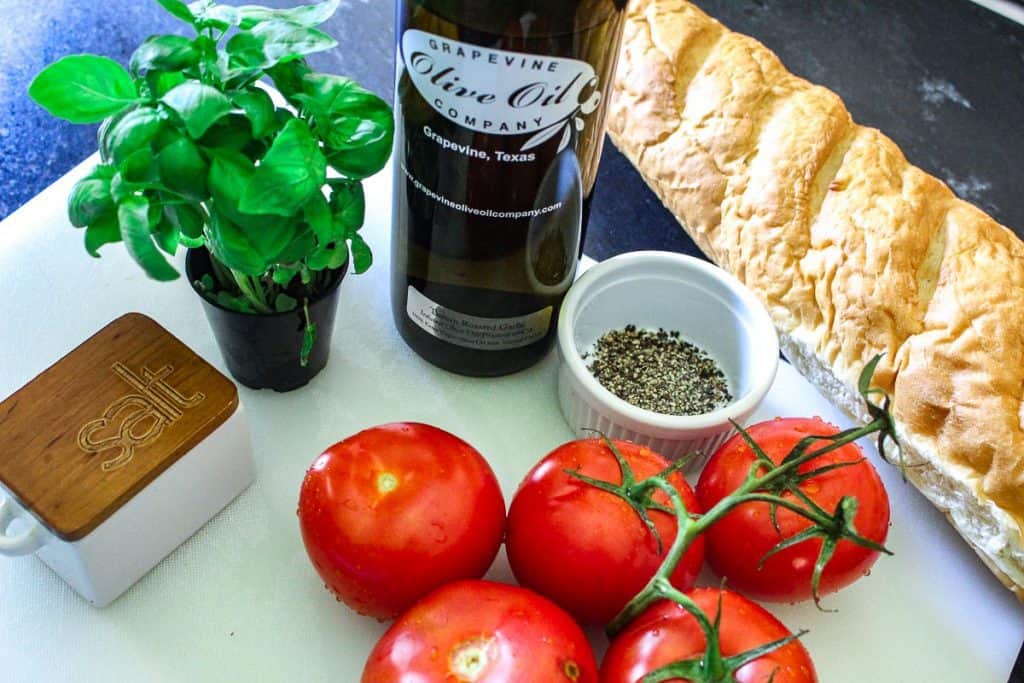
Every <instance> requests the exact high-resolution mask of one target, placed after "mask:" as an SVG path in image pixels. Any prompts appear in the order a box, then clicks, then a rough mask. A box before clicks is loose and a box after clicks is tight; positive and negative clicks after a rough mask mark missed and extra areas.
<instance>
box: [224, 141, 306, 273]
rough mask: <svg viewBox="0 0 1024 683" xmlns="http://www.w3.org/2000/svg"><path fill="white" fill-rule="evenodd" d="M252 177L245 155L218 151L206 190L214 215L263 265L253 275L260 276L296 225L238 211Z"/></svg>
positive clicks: (280, 249)
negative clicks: (226, 223)
mask: <svg viewBox="0 0 1024 683" xmlns="http://www.w3.org/2000/svg"><path fill="white" fill-rule="evenodd" d="M255 174H256V172H255V171H254V170H253V165H252V162H251V161H249V160H248V159H247V158H246V157H245V155H243V154H238V153H234V152H227V151H219V150H218V151H216V152H215V153H214V159H213V163H211V164H210V175H209V186H210V194H211V195H212V196H213V201H214V205H215V206H216V208H217V209H218V212H219V213H220V214H221V215H222V216H223V217H225V218H227V219H229V220H230V221H231V223H232V224H233V225H234V226H235V227H236V228H237V230H238V231H239V232H240V233H242V234H243V235H244V237H245V241H246V242H247V244H248V248H249V249H251V250H253V251H254V252H256V254H257V256H258V258H260V259H261V260H262V262H263V264H264V265H263V267H262V270H260V271H259V273H257V274H262V273H263V272H264V271H265V270H266V268H267V265H268V264H270V263H273V262H275V261H277V260H278V254H280V253H281V251H282V250H283V249H284V248H285V247H286V246H287V245H288V244H289V243H290V242H291V241H292V240H293V239H294V236H295V229H296V225H295V221H293V220H290V219H286V218H282V217H281V216H275V215H258V214H252V213H248V212H246V211H244V210H242V209H241V208H240V207H239V202H240V197H241V196H242V193H244V192H245V191H246V189H247V188H248V186H249V185H251V181H252V178H253V177H254V176H255ZM230 228H231V226H228V229H229V230H230ZM239 258H240V257H239Z"/></svg>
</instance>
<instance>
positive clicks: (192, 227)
mask: <svg viewBox="0 0 1024 683" xmlns="http://www.w3.org/2000/svg"><path fill="white" fill-rule="evenodd" d="M163 212H164V218H165V219H166V220H168V221H169V222H170V223H172V224H173V225H174V227H175V228H177V230H178V232H179V233H180V235H181V238H180V240H181V242H182V244H184V245H185V246H187V247H198V246H200V245H201V244H202V242H203V226H204V225H205V224H206V220H205V219H204V217H203V213H202V212H201V211H200V210H199V209H198V208H196V207H195V206H192V205H191V204H164V207H163ZM197 242H198V244H197Z"/></svg>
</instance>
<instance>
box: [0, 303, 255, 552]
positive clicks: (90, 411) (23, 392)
mask: <svg viewBox="0 0 1024 683" xmlns="http://www.w3.org/2000/svg"><path fill="white" fill-rule="evenodd" d="M237 407H238V391H237V389H236V388H235V385H234V384H233V383H232V382H231V381H230V380H229V379H228V378H227V377H225V376H224V375H222V374H221V373H219V372H218V371H217V370H216V369H214V368H213V366H211V365H210V364H209V363H207V362H206V361H204V360H203V359H202V358H200V357H199V356H197V355H196V354H195V353H194V352H193V351H192V350H191V349H189V348H188V347H187V346H185V345H184V344H182V343H181V342H180V341H178V340H177V339H176V338H175V337H173V336H172V335H171V334H170V333H169V332H168V331H167V330H165V329H164V328H162V327H160V326H159V325H158V324H156V323H155V322H154V321H153V320H151V319H149V318H147V317H146V316H144V315H141V314H139V313H129V314H128V315H125V316H122V317H121V318H118V319H117V320H115V321H114V322H112V323H110V324H109V325H107V326H106V327H104V328H103V329H102V330H100V331H99V332H97V333H96V334H95V335H93V336H92V337H90V338H89V339H88V340H87V341H85V342H84V343H83V344H82V345H81V346H79V347H78V348H76V349H75V350H74V351H72V352H71V353H69V354H68V355H66V356H65V357H64V358H62V359H61V360H59V361H58V362H57V363H56V364H54V365H53V366H51V367H50V368H49V369H47V370H46V371H45V372H43V373H42V374H41V375H39V376H38V377H36V378H35V379H34V380H32V381H31V382H29V383H28V384H27V385H26V386H24V387H22V388H21V389H19V390H18V391H17V392H16V393H15V394H14V395H13V396H11V397H10V398H8V399H7V400H5V401H4V402H3V403H0V481H2V482H3V484H4V485H5V486H6V487H7V488H8V489H9V490H10V491H11V493H13V494H14V496H15V497H16V498H17V499H18V501H19V502H20V503H21V504H22V505H23V506H24V507H25V508H26V509H28V510H30V511H31V512H32V513H33V514H34V515H35V516H36V517H37V518H39V520H40V521H41V522H42V523H43V524H45V525H46V526H47V527H49V528H50V529H51V530H52V531H53V532H54V533H55V534H57V535H58V536H59V537H61V538H63V539H65V540H68V541H76V540H78V539H81V538H82V537H83V536H86V535H87V534H89V533H90V532H91V531H92V530H93V529H95V528H96V527H97V526H99V525H100V524H101V523H102V522H104V521H105V520H106V519H107V518H108V517H110V515H112V514H113V513H114V512H116V511H117V510H118V509H120V507H121V506H122V505H124V504H125V503H126V502H128V501H129V500H131V498H132V497H133V496H134V495H135V494H136V493H138V492H139V491H141V490H142V489H143V488H145V486H146V485H147V484H149V483H150V482H151V481H153V480H154V479H155V478H156V477H157V476H159V475H160V473H161V472H163V471H164V470H166V469H167V468H168V467H170V466H171V465H172V464H174V462H175V461H177V460H178V458H180V457H181V456H182V455H184V454H185V453H188V451H189V450H191V449H192V447H193V446H195V445H196V444H198V443H199V442H200V441H202V440H203V439H204V438H206V437H207V436H208V435H209V434H210V433H211V432H213V431H214V430H215V429H216V428H217V427H219V426H220V425H221V424H223V423H224V421H225V420H227V418H228V417H230V416H231V415H232V414H233V413H234V412H235V410H236V408H237Z"/></svg>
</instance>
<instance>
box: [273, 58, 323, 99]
mask: <svg viewBox="0 0 1024 683" xmlns="http://www.w3.org/2000/svg"><path fill="white" fill-rule="evenodd" d="M310 73H312V71H311V70H310V68H309V66H308V65H307V64H306V62H305V60H302V59H296V60H293V61H290V62H285V63H284V64H276V65H274V66H273V67H271V68H269V69H267V74H268V75H269V76H270V78H271V79H272V80H273V81H274V87H275V88H277V89H278V90H279V91H280V92H281V94H282V95H284V96H285V98H287V99H288V100H291V99H292V98H293V97H294V96H295V95H297V94H299V93H301V92H302V91H303V78H304V77H305V76H306V75H307V74H310Z"/></svg>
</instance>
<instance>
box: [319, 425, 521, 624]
mask: <svg viewBox="0 0 1024 683" xmlns="http://www.w3.org/2000/svg"><path fill="white" fill-rule="evenodd" d="M299 525H300V527H301V529H302V540H303V541H304V542H305V544H306V551H307V552H308V553H309V557H310V559H311V560H312V561H313V565H314V566H315V567H316V569H317V571H318V572H319V573H320V576H321V577H322V578H323V580H324V582H326V584H327V588H329V589H330V590H331V591H333V592H334V594H335V595H336V596H337V597H338V599H340V600H342V601H344V602H345V604H347V605H348V606H349V607H351V608H352V609H354V610H356V611H357V612H359V613H360V614H365V615H367V616H371V617H376V618H377V619H389V618H393V617H395V616H397V615H398V614H400V613H401V612H403V611H404V610H405V609H406V608H407V607H409V606H410V605H411V604H413V603H414V602H416V600H418V599H420V598H421V597H423V596H424V595H426V594H427V593H429V592H430V591H432V590H433V589H435V588H437V587H438V586H440V585H442V584H444V583H447V582H449V581H454V580H456V579H464V578H479V577H481V576H483V575H484V573H485V572H486V571H487V569H488V568H489V567H490V566H491V562H493V561H494V556H495V555H496V554H497V552H498V548H499V547H500V545H501V537H502V534H503V532H504V529H505V500H504V498H503V497H502V495H501V489H500V488H499V487H498V480H497V479H496V478H495V476H494V472H493V471H492V470H491V468H490V466H489V465H488V464H487V462H486V461H485V460H484V459H483V457H482V456H481V455H480V453H478V452H477V451H476V449H475V448H473V447H472V446H470V445H469V444H467V443H466V442H465V441H462V440H461V439H459V438H457V437H455V436H452V435H451V434H449V433H448V432H445V431H443V430H441V429H438V428H436V427H431V426H429V425H423V424H414V423H396V424H388V425H382V426H380V427H374V428H372V429H367V430H366V431H363V432H359V433H358V434H356V435H355V436H351V437H349V438H347V439H345V440H344V441H342V442H340V443H337V444H335V445H333V446H331V447H330V448H328V449H327V450H326V451H325V452H324V453H323V455H321V456H320V457H318V458H317V459H316V461H315V462H314V463H313V466H312V467H310V468H309V471H308V472H306V478H305V480H304V481H303V482H302V490H301V492H300V494H299Z"/></svg>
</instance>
